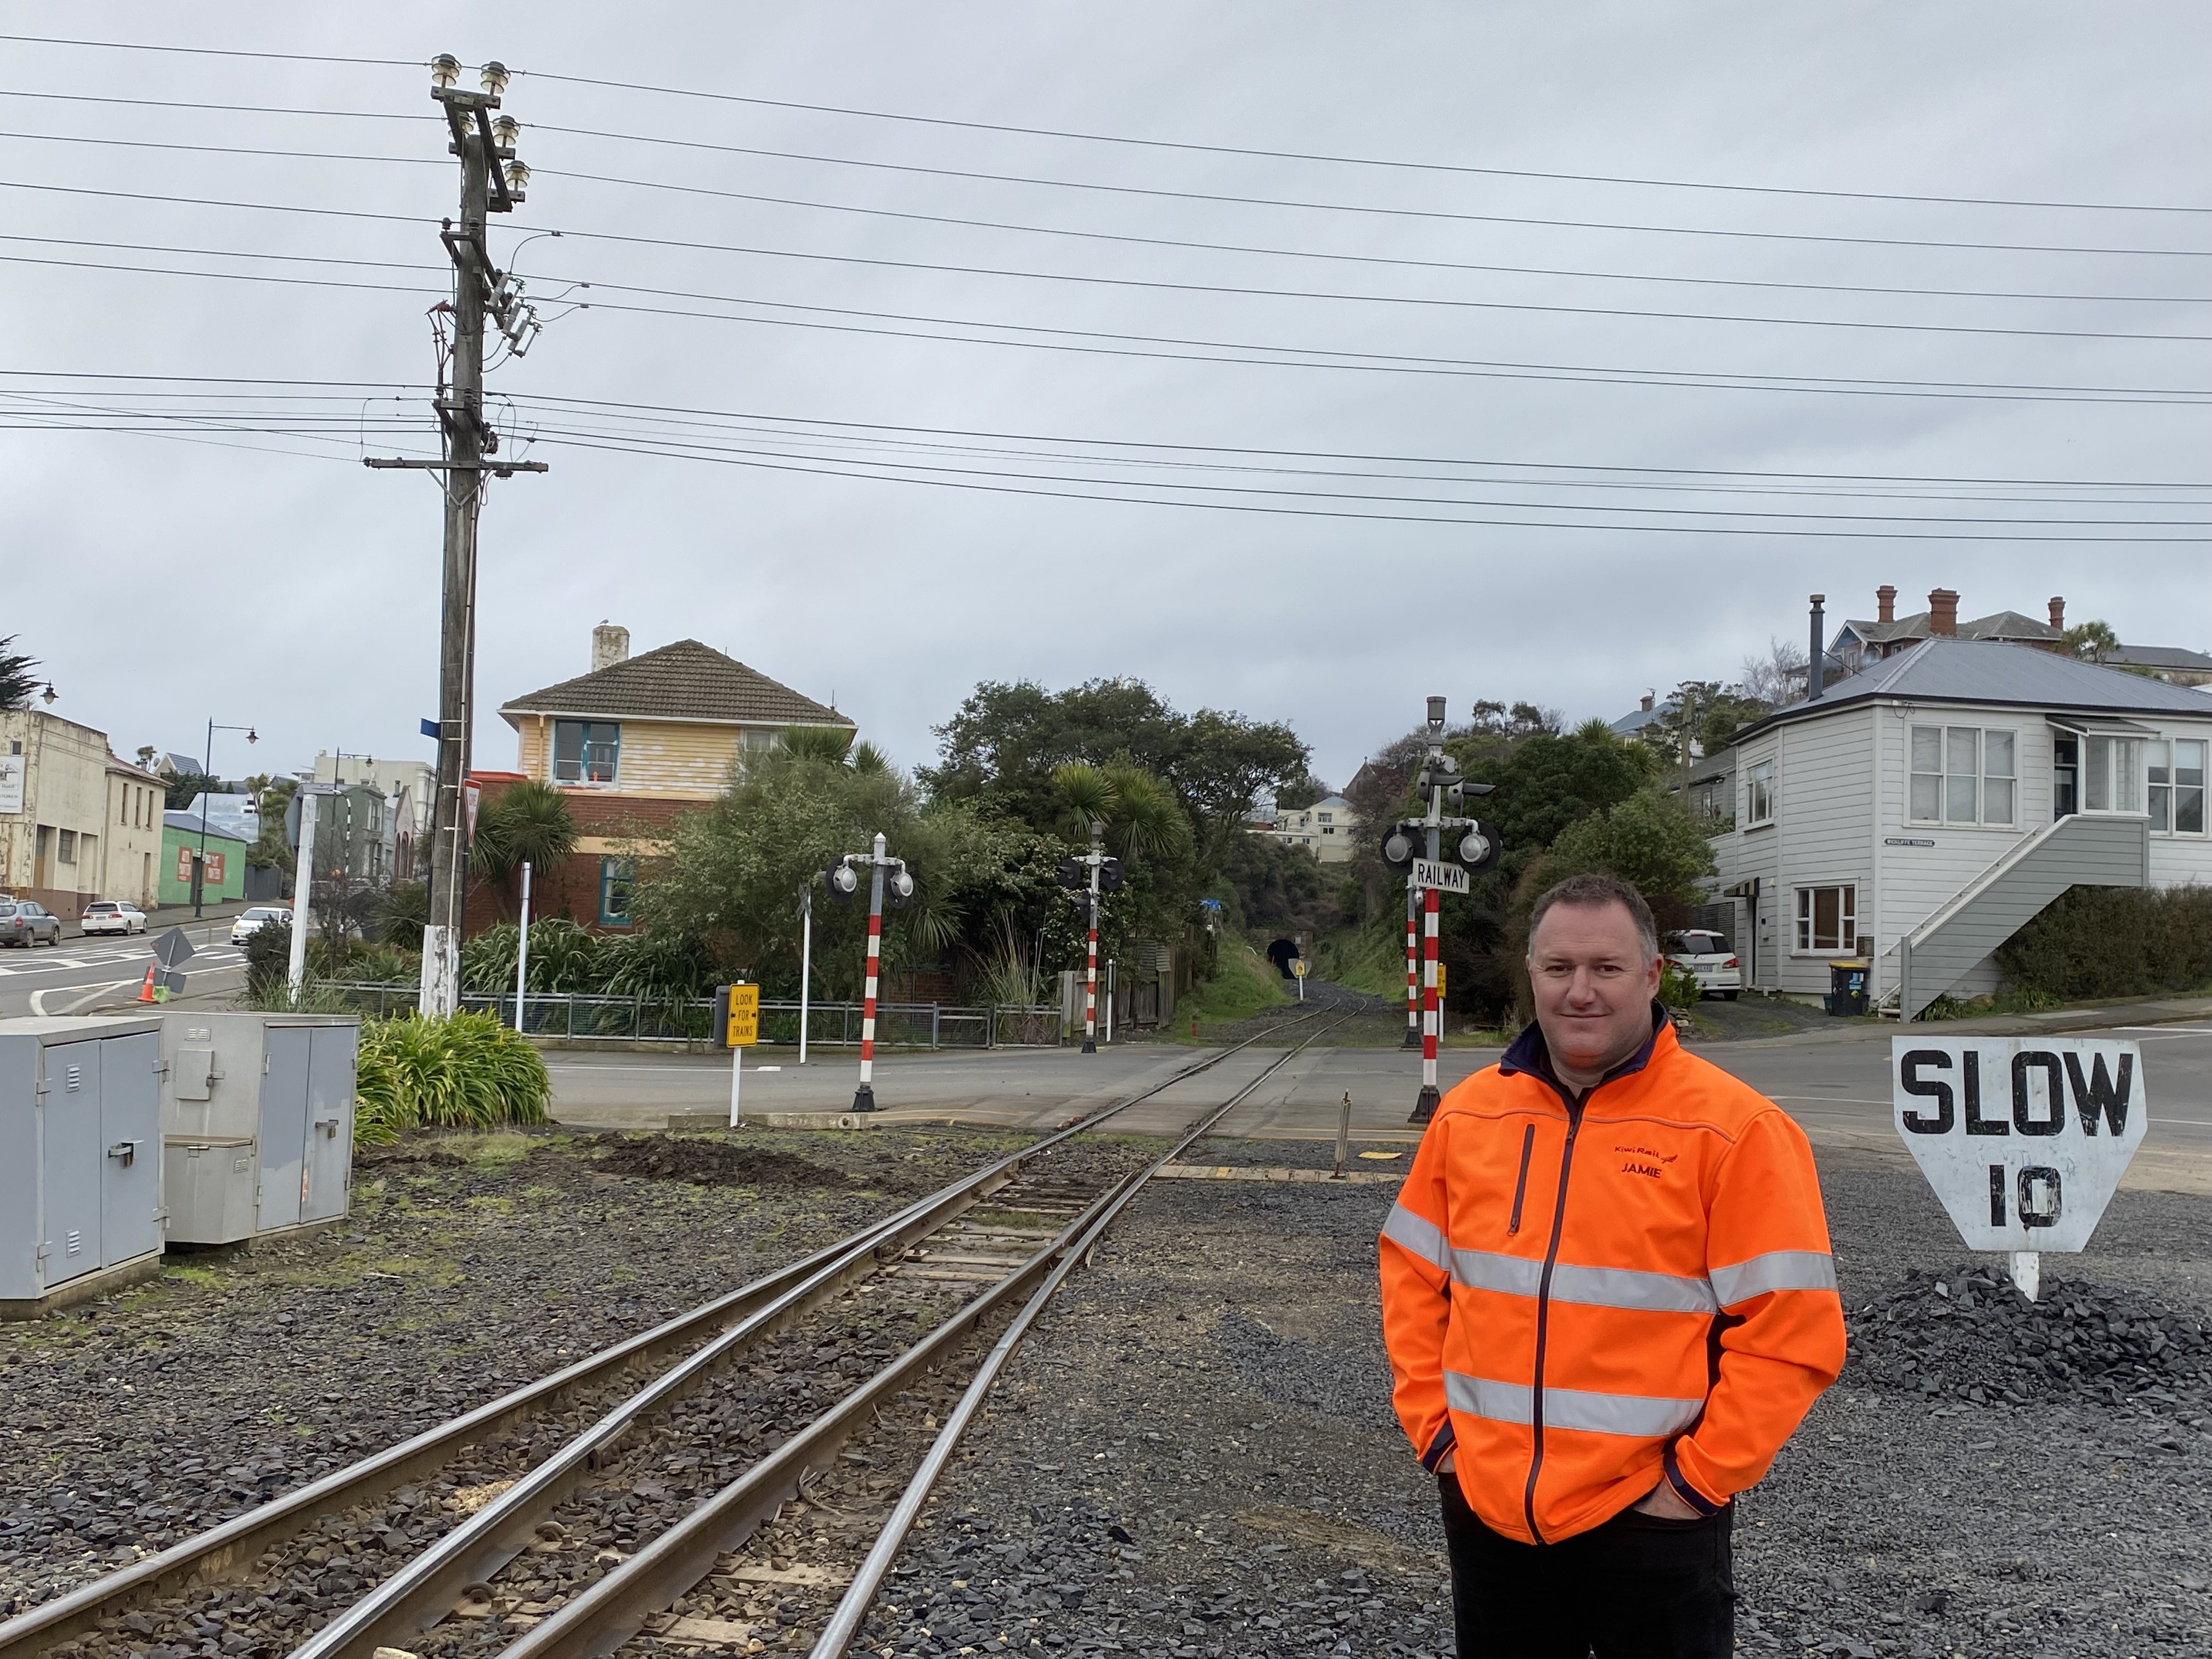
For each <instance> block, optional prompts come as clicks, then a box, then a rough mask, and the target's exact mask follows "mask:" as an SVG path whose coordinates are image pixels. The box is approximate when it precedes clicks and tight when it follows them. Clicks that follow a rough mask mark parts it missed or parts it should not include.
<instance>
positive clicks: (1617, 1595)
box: [1438, 1474, 1735, 1659]
mask: <svg viewBox="0 0 2212 1659" xmlns="http://www.w3.org/2000/svg"><path fill="white" fill-rule="evenodd" d="M1438 1482H1439V1485H1440V1486H1441V1487H1442V1489H1443V1510H1444V1541H1445V1542H1446V1544H1447V1545H1448V1546H1449V1548H1450V1551H1451V1576H1452V1611H1453V1615H1454V1621H1455V1625H1456V1626H1457V1629H1458V1633H1459V1659H1589V1656H1590V1655H1592V1654H1595V1656H1596V1659H1727V1656H1729V1654H1732V1653H1733V1652H1735V1559H1734V1553H1733V1551H1732V1549H1731V1547H1730V1544H1729V1533H1730V1531H1731V1529H1732V1528H1734V1526H1735V1505H1734V1504H1729V1506H1728V1507H1727V1508H1726V1509H1723V1510H1722V1511H1721V1512H1720V1513H1719V1514H1718V1515H1716V1516H1711V1517H1710V1518H1708V1519H1706V1520H1703V1521H1666V1520H1662V1519H1660V1518H1659V1517H1658V1516H1650V1515H1638V1514H1637V1513H1636V1512H1635V1511H1634V1510H1628V1511H1626V1512H1625V1513H1623V1514H1620V1515H1617V1516H1614V1517H1613V1519H1612V1520H1610V1521H1608V1522H1606V1523H1605V1524H1604V1525H1603V1526H1601V1527H1595V1528H1592V1529H1591V1530H1589V1532H1585V1533H1578V1534H1576V1535H1575V1536H1574V1537H1572V1538H1564V1539H1561V1540H1560V1541H1559V1542H1558V1543H1556V1544H1523V1543H1520V1542H1518V1541H1516V1540H1513V1539H1510V1538H1506V1537H1503V1536H1501V1535H1500V1534H1497V1533H1494V1532H1492V1531H1491V1529H1490V1528H1487V1527H1486V1526H1484V1525H1483V1524H1482V1522H1480V1520H1478V1519H1477V1518H1476V1516H1475V1514H1474V1510H1471V1509H1469V1508H1468V1504H1467V1499H1466V1498H1465V1497H1464V1496H1463V1495H1462V1493H1461V1492H1460V1486H1459V1479H1458V1477H1457V1476H1456V1475H1449V1474H1447V1475H1443V1476H1440V1477H1438Z"/></svg>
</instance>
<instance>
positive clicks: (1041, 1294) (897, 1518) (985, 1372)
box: [807, 1014, 1351, 1659]
mask: <svg viewBox="0 0 2212 1659" xmlns="http://www.w3.org/2000/svg"><path fill="white" fill-rule="evenodd" d="M1345 1018H1347V1019H1348V1018H1351V1016H1350V1015H1348V1014H1347V1015H1346V1016H1345ZM1334 1024H1342V1021H1341V1020H1339V1021H1334V1022H1332V1025H1334ZM1330 1029H1331V1026H1329V1025H1324V1026H1322V1028H1321V1030H1319V1031H1316V1032H1314V1033H1313V1034H1312V1036H1308V1037H1307V1038H1306V1039H1305V1041H1304V1042H1300V1043H1299V1044H1297V1047H1296V1048H1292V1049H1291V1051H1290V1052H1289V1053H1288V1054H1285V1055H1284V1056H1283V1057H1282V1059H1281V1060H1277V1061H1276V1062H1275V1064H1274V1065H1273V1066H1269V1067H1268V1068H1267V1071H1265V1072H1262V1073H1261V1074H1260V1075H1259V1076H1258V1077H1257V1078H1255V1079H1253V1080H1252V1082H1251V1083H1250V1084H1249V1085H1248V1086H1247V1087H1245V1088H1244V1089H1243V1090H1242V1091H1239V1092H1238V1093H1237V1096H1236V1097H1234V1098H1233V1099H1231V1101H1230V1102H1229V1103H1228V1104H1226V1105H1225V1106H1223V1107H1222V1108H1221V1109H1220V1110H1219V1111H1217V1112H1215V1113H1213V1114H1212V1115H1211V1116H1209V1117H1208V1118H1207V1119H1206V1121H1205V1122H1203V1123H1201V1124H1200V1125H1199V1126H1198V1127H1195V1128H1194V1129H1193V1130H1192V1131H1191V1132H1190V1133H1188V1134H1187V1135H1185V1136H1184V1137H1183V1138H1182V1139H1181V1140H1179V1141H1177V1142H1176V1144H1175V1146H1173V1147H1171V1148H1170V1149H1169V1151H1168V1152H1165V1153H1164V1154H1163V1155H1162V1156H1161V1157H1160V1158H1158V1159H1156V1160H1154V1161H1153V1163H1152V1164H1151V1165H1150V1166H1148V1167H1147V1168H1146V1170H1145V1171H1144V1173H1143V1174H1141V1175H1139V1176H1138V1177H1137V1178H1136V1180H1135V1181H1133V1182H1130V1183H1128V1185H1127V1188H1126V1190H1124V1191H1122V1192H1121V1194H1118V1195H1113V1194H1109V1198H1110V1200H1111V1201H1110V1203H1109V1204H1108V1205H1107V1206H1106V1208H1105V1210H1104V1212H1103V1213H1102V1214H1100V1216H1099V1217H1098V1218H1097V1221H1095V1222H1094V1223H1092V1224H1091V1226H1090V1228H1089V1229H1088V1230H1087V1231H1086V1232H1085V1235H1084V1237H1083V1239H1082V1241H1081V1242H1080V1243H1079V1244H1078V1245H1077V1246H1076V1247H1075V1248H1074V1249H1070V1250H1069V1251H1067V1252H1066V1255H1062V1256H1061V1257H1060V1261H1059V1262H1058V1263H1057V1264H1056V1265H1055V1266H1054V1267H1053V1269H1052V1271H1051V1272H1050V1273H1048V1274H1047V1275H1046V1277H1045V1281H1044V1283H1043V1284H1042V1285H1038V1286H1037V1289H1036V1294H1035V1295H1033V1296H1031V1297H1030V1299H1029V1300H1028V1302H1026V1303H1024V1304H1023V1306H1022V1310H1021V1311H1020V1312H1019V1313H1018V1314H1016V1315H1015V1316H1014V1317H1013V1321H1012V1323H1011V1324H1009V1325H1008V1326H1007V1327H1006V1330H1005V1331H1004V1332H1003V1333H1002V1334H1000V1338H999V1340H998V1341H997V1343H995V1344H994V1346H993V1347H992V1349H991V1352H989V1353H988V1354H987V1355H985V1356H984V1358H983V1363H982V1364H981V1365H980V1366H979V1367H977V1368H976V1371H975V1376H974V1378H973V1379H971V1380H970V1381H969V1384H968V1387H967V1389H965V1390H964V1391H963V1393H962V1395H961V1396H960V1400H959V1402H958V1403H957V1405H956V1406H954V1407H953V1408H952V1409H951V1411H950V1412H948V1413H945V1426H944V1427H943V1428H942V1429H940V1430H939V1431H938V1435H937V1438H936V1439H935V1440H934V1441H933V1442H932V1443H931V1444H930V1448H929V1450H928V1452H927V1454H926V1455H924V1456H923V1458H922V1461H921V1467H920V1468H917V1469H916V1470H915V1475H914V1479H913V1480H910V1481H908V1483H907V1487H906V1490H905V1491H904V1492H902V1493H901V1494H900V1495H899V1501H898V1503H897V1504H896V1505H895V1506H894V1507H893V1508H892V1510H891V1513H890V1517H889V1518H888V1519H887V1520H885V1522H884V1527H883V1530H882V1531H881V1532H879V1533H878V1534H877V1536H876V1541H875V1543H874V1544H873V1545H872V1547H870V1549H869V1551H868V1553H867V1557H866V1559H865V1560H863V1561H862V1562H861V1563H860V1569H859V1571H856V1572H855V1573H854V1575H853V1581H852V1583H849V1584H848V1585H847V1586H846V1588H845V1593H844V1595H842V1596H840V1597H839V1598H838V1601H837V1606H836V1608H835V1609H834V1610H833V1611H832V1612H831V1613H830V1615H829V1624H828V1625H827V1626H824V1627H823V1632H822V1635H821V1636H820V1638H818V1639H817V1641H816V1642H815V1644H814V1646H813V1648H812V1649H811V1650H810V1651H809V1653H808V1656H807V1659H845V1654H846V1651H847V1650H848V1649H849V1648H850V1647H851V1646H852V1644H853V1638H854V1637H855V1636H857V1635H858V1634H859V1633H860V1623H861V1620H864V1619H866V1617H867V1614H868V1609H869V1607H872V1606H873V1605H874V1603H875V1599H876V1597H877V1595H878V1594H879V1593H880V1592H881V1591H882V1589H883V1583H884V1579H885V1578H886V1577H889V1576H890V1570H891V1565H892V1564H893V1563H894V1562H896V1560H897V1559H898V1555H899V1552H900V1551H901V1550H902V1549H903V1548H904V1547H905V1546H906V1539H907V1534H908V1532H909V1531H911V1530H912V1529H913V1527H914V1523H915V1521H916V1520H917V1519H918V1518H919V1517H920V1516H921V1507H922V1505H923V1504H926V1503H927V1502H928V1501H929V1494H930V1492H931V1491H932V1490H933V1488H934V1487H935V1486H936V1485H937V1481H938V1477H939V1476H940V1475H941V1474H944V1473H945V1467H946V1466H947V1465H948V1464H949V1463H951V1461H952V1454H953V1453H954V1452H955V1451H956V1450H957V1449H958V1448H959V1445H960V1442H961V1439H962V1438H963V1437H964V1436H965V1435H966V1434H967V1432H968V1427H969V1424H970V1423H972V1422H973V1421H974V1420H975V1415H976V1413H978V1412H980V1411H981V1409H982V1407H983V1401H985V1400H986V1399H987V1397H988V1396H989V1395H990V1392H991V1389H992V1388H993V1387H994V1385H995V1384H996V1383H997V1382H998V1380H999V1373H1000V1371H1002V1370H1005V1369H1006V1362H1007V1361H1008V1360H1010V1359H1012V1358H1013V1357H1014V1351H1015V1350H1016V1349H1017V1348H1018V1347H1019V1346H1021V1344H1022V1339H1023V1338H1024V1337H1025V1336H1027V1335H1028V1334H1029V1329H1030V1326H1031V1325H1033V1324H1035V1323H1036V1320H1037V1317H1038V1316H1039V1315H1041V1314H1042V1313H1043V1312H1044V1310H1045V1308H1046V1306H1047V1304H1049V1303H1050V1302H1051V1301H1052V1298H1053V1297H1054V1295H1056V1294H1057V1293H1058V1292H1059V1290H1060V1286H1061V1285H1063V1284H1064V1283H1066V1279H1067V1277H1068V1275H1069V1274H1070V1273H1073V1272H1074V1271H1075V1268H1076V1267H1077V1266H1078V1264H1079V1263H1081V1262H1084V1261H1088V1260H1089V1258H1090V1255H1091V1251H1093V1250H1094V1249H1097V1245H1098V1242H1099V1241H1100V1240H1101V1239H1102V1238H1103V1237H1105V1233H1106V1230H1107V1229H1108V1228H1109V1227H1110V1226H1111V1225H1113V1224H1114V1221H1115V1218H1116V1217H1118V1216H1119V1215H1120V1214H1121V1210H1122V1208H1123V1207H1124V1206H1126V1205H1127V1203H1128V1201H1129V1200H1130V1199H1132V1198H1133V1197H1135V1196H1136V1194H1137V1190H1138V1188H1141V1187H1142V1186H1143V1185H1144V1184H1145V1182H1147V1181H1150V1180H1151V1179H1152V1176H1155V1175H1157V1174H1158V1172H1159V1170H1160V1169H1161V1168H1162V1166H1163V1165H1165V1164H1170V1163H1172V1162H1173V1161H1174V1160H1175V1159H1176V1158H1179V1157H1181V1156H1182V1154H1183V1153H1184V1152H1187V1151H1188V1150H1189V1148H1190V1146H1191V1145H1192V1143H1193V1142H1194V1141H1196V1140H1198V1139H1200V1137H1201V1136H1203V1135H1205V1134H1206V1133H1208V1132H1210V1131H1211V1130H1212V1128H1213V1127H1214V1126H1215V1125H1216V1124H1218V1123H1219V1122H1220V1121H1221V1120H1222V1119H1223V1118H1225V1117H1226V1116H1227V1115H1229V1113H1230V1112H1231V1110H1233V1109H1235V1108H1236V1107H1237V1105H1238V1104H1239V1103H1241V1102H1242V1101H1243V1100H1244V1099H1245V1097H1248V1096H1249V1095H1250V1094H1251V1092H1252V1091H1253V1090H1255V1089H1257V1088H1258V1087H1259V1086H1260V1085H1261V1084H1262V1083H1264V1082H1266V1081H1267V1078H1268V1077H1269V1075H1270V1074H1272V1073H1273V1072H1274V1071H1275V1070H1276V1069H1277V1067H1279V1066H1283V1065H1285V1064H1287V1063H1288V1062H1289V1061H1290V1060H1292V1059H1293V1058H1295V1057H1296V1055H1297V1053H1298V1050H1299V1049H1301V1048H1304V1047H1306V1046H1307V1044H1308V1043H1310V1042H1313V1040H1314V1038H1315V1037H1318V1036H1320V1035H1321V1034H1322V1031H1326V1030H1330Z"/></svg>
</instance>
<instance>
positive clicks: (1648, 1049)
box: [1498, 1001, 1674, 1104]
mask: <svg viewBox="0 0 2212 1659" xmlns="http://www.w3.org/2000/svg"><path fill="white" fill-rule="evenodd" d="M1662 1042H1664V1043H1665V1044H1666V1045H1667V1046H1668V1048H1672V1047H1673V1046H1674V1021H1673V1020H1671V1019H1669V1018H1668V1016H1667V1010H1666V1009H1665V1007H1663V1006H1662V1005H1661V1004H1660V1003H1658V1002H1656V1001H1654V1002H1653V1003H1652V1005H1651V1035H1650V1036H1648V1037H1646V1038H1645V1039H1644V1046H1643V1047H1642V1048H1638V1050H1637V1051H1636V1052H1635V1053H1634V1054H1631V1055H1630V1056H1629V1057H1628V1058H1627V1059H1626V1060H1622V1061H1621V1062H1620V1065H1618V1066H1614V1067H1613V1069H1612V1070H1611V1071H1609V1072H1607V1073H1606V1074H1605V1075H1604V1076H1603V1077H1601V1078H1600V1079H1598V1080H1597V1084H1596V1086H1595V1088H1593V1089H1591V1090H1590V1091H1589V1094H1595V1093H1596V1092H1597V1091H1598V1090H1599V1089H1602V1088H1603V1087H1605V1085H1607V1084H1608V1083H1612V1082H1614V1081H1616V1080H1618V1079H1621V1078H1625V1077H1632V1076H1633V1075H1635V1073H1638V1072H1640V1071H1642V1070H1643V1069H1644V1067H1645V1066H1649V1065H1650V1063H1651V1057H1652V1055H1653V1054H1656V1052H1657V1051H1658V1049H1659V1046H1660V1044H1661V1043H1662ZM1498 1071H1499V1072H1500V1073H1503V1074H1504V1075H1505V1076H1507V1077H1511V1076H1512V1075H1514V1073H1516V1072H1525V1073H1528V1075H1529V1076H1531V1077H1534V1078H1538V1079H1541V1080H1542V1081H1544V1082H1546V1083H1548V1084H1550V1085H1552V1088H1553V1091H1556V1092H1557V1093H1558V1095H1559V1098H1560V1099H1561V1100H1564V1101H1565V1102H1567V1103H1570V1104H1573V1103H1574V1101H1575V1096H1574V1093H1573V1091H1571V1090H1570V1089H1569V1088H1568V1087H1567V1085H1565V1084H1564V1083H1562V1082H1560V1081H1559V1073H1556V1072H1554V1071H1553V1069H1552V1051H1551V1048H1550V1047H1549V1046H1548V1045H1547V1043H1546V1042H1545V1041H1544V1028H1543V1027H1542V1026H1541V1025H1540V1024H1537V1023H1536V1022H1535V1021H1534V1020H1533V1019H1532V1020H1530V1021H1529V1022H1528V1024H1527V1025H1525V1026H1523V1027H1522V1030H1521V1035H1520V1036H1517V1037H1515V1038H1514V1039H1513V1042H1512V1046H1511V1047H1510V1048H1507V1049H1506V1051H1505V1052H1504V1054H1501V1055H1499V1056H1498ZM1583 1099H1584V1100H1588V1099H1589V1095H1584V1096H1583Z"/></svg>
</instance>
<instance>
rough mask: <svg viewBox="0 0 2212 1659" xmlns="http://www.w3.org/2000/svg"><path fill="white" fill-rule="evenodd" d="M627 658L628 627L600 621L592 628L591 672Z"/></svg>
mask: <svg viewBox="0 0 2212 1659" xmlns="http://www.w3.org/2000/svg"><path fill="white" fill-rule="evenodd" d="M628 661H629V629H627V628H624V627H623V626H622V625H621V624H620V623H605V622H603V623H600V624H599V626H598V627H597V628H594V629H592V672H593V673H594V674H596V673H598V672H599V670H601V669H602V668H611V667H612V666H613V665H615V664H617V663H618V662H628Z"/></svg>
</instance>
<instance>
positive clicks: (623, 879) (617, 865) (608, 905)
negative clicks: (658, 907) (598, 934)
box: [599, 858, 636, 925]
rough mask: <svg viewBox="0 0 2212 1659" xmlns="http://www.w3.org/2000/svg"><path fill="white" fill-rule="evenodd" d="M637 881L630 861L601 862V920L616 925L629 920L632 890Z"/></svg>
mask: <svg viewBox="0 0 2212 1659" xmlns="http://www.w3.org/2000/svg"><path fill="white" fill-rule="evenodd" d="M635 880H636V877H635V871H634V868H633V866H632V865H631V863H630V860H628V859H623V858H603V859H601V860H599V920H600V921H601V922H603V923H607V924H610V925H611V924H615V923H620V922H627V921H629V896H630V889H631V887H632V886H633V885H634V884H635Z"/></svg>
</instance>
